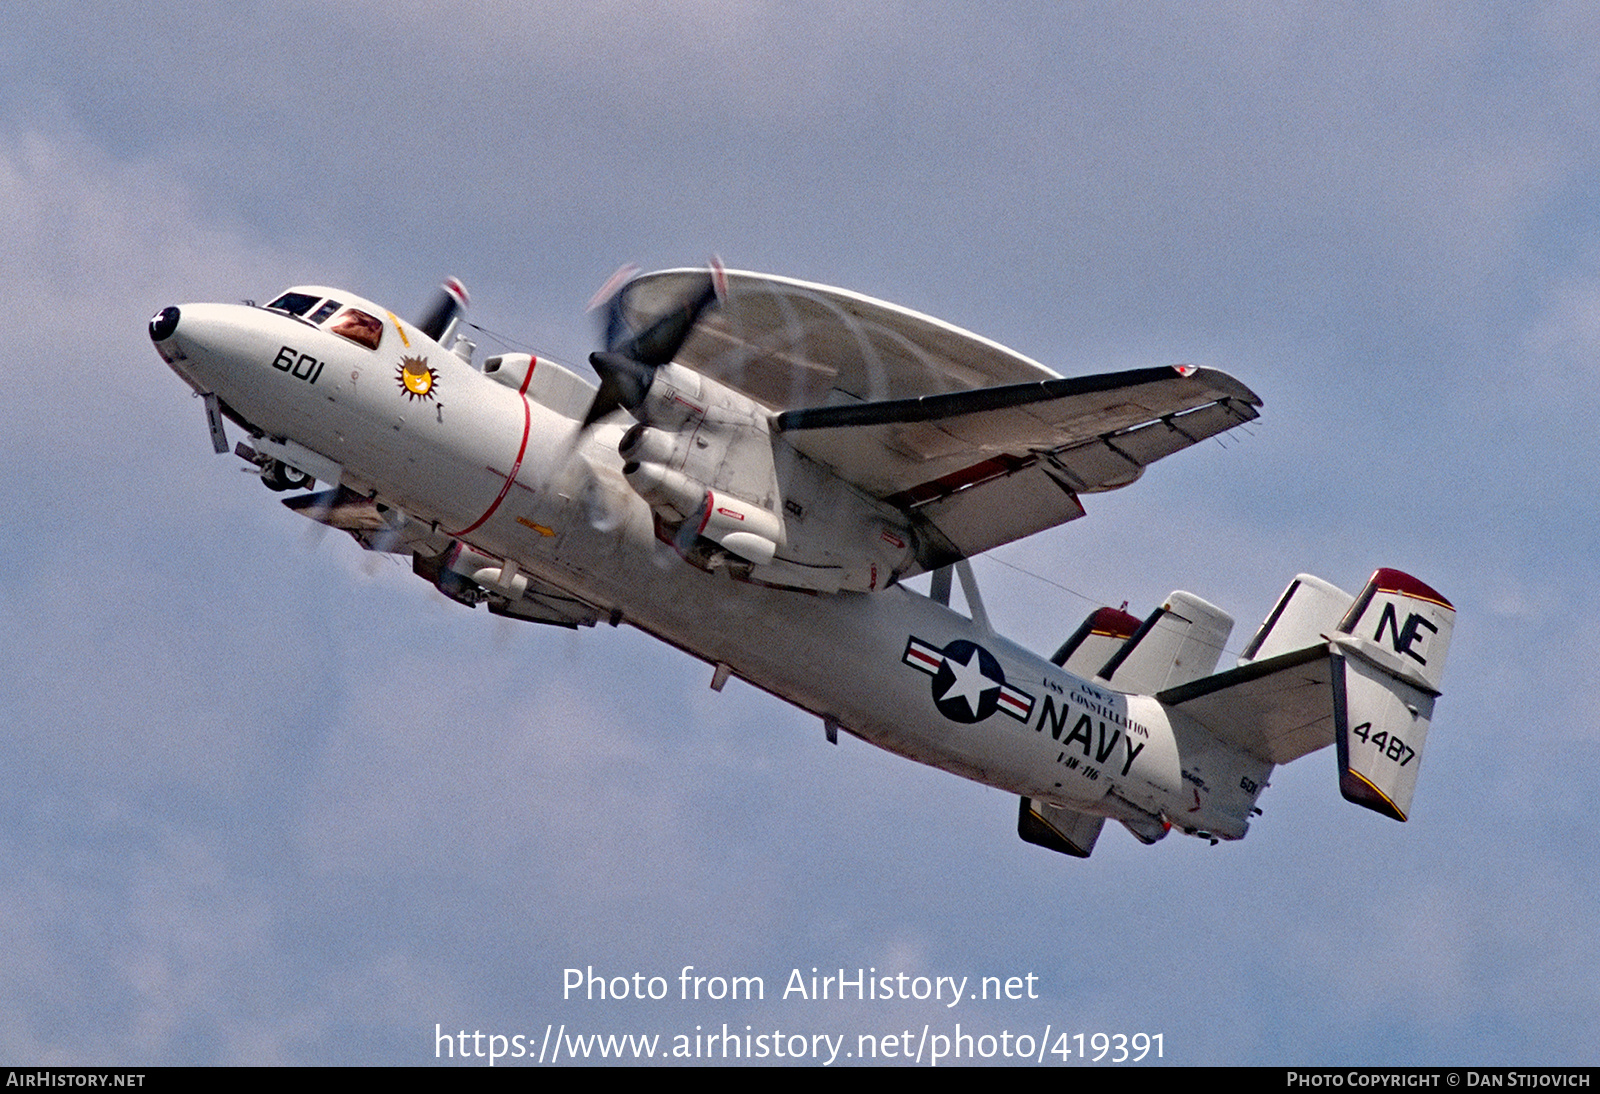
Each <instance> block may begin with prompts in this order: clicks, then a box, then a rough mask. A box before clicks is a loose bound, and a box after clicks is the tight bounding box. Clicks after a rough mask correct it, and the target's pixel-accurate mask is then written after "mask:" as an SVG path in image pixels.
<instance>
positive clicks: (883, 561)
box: [617, 364, 915, 593]
mask: <svg viewBox="0 0 1600 1094" xmlns="http://www.w3.org/2000/svg"><path fill="white" fill-rule="evenodd" d="M642 411H643V413H642V415H641V420H640V422H639V424H637V425H635V426H633V427H632V428H631V429H629V430H628V432H627V433H626V434H624V435H623V438H622V442H621V443H620V444H619V445H618V446H617V451H618V452H619V453H620V454H621V456H622V458H623V460H624V461H625V462H624V464H623V468H622V473H623V476H624V477H625V478H626V479H627V481H628V485H629V486H631V487H632V488H633V489H634V491H635V492H636V493H638V495H639V496H640V497H642V498H643V499H644V500H645V501H646V502H648V503H649V505H650V509H651V511H652V512H653V513H654V514H655V516H656V519H657V520H658V521H659V522H660V525H661V528H660V535H661V537H662V538H663V539H664V540H667V541H669V542H671V543H672V544H673V546H674V547H675V548H676V549H677V550H678V552H679V554H681V555H683V557H684V558H685V560H687V561H688V562H690V563H691V564H693V565H696V566H700V567H702V568H705V569H718V568H726V569H727V571H728V572H729V573H731V574H732V575H733V576H734V577H735V578H738V579H741V580H748V581H759V582H763V583H766V584H770V585H778V586H784V587H788V588H795V589H806V590H809V591H812V592H821V593H836V592H841V591H851V592H876V591H878V590H880V589H884V588H887V587H888V586H889V585H891V584H893V583H894V581H895V579H896V578H897V577H898V576H899V575H900V574H901V573H903V572H905V571H906V570H907V569H909V568H910V567H911V566H913V565H914V560H915V551H914V549H913V545H912V543H911V534H910V531H909V529H907V528H906V527H904V525H903V524H901V523H900V522H898V521H896V520H895V519H894V518H895V516H896V514H895V513H894V512H893V511H892V510H890V509H888V508H887V507H885V506H880V505H876V504H874V503H873V502H872V500H871V499H868V498H865V497H863V496H862V495H860V494H858V493H856V492H855V491H853V490H851V489H850V488H849V487H848V486H846V485H845V484H844V483H842V482H840V481H839V480H838V479H837V478H835V477H834V476H833V475H832V474H831V473H830V472H829V471H828V469H827V468H825V467H823V466H822V465H820V464H817V463H815V462H813V461H811V460H808V459H806V458H805V457H804V456H802V455H800V454H799V453H798V452H796V451H795V450H794V449H792V448H790V447H789V445H788V444H787V443H786V442H785V441H784V440H782V438H780V437H777V436H775V435H774V434H773V432H772V427H771V411H770V410H769V409H768V408H766V407H764V406H762V405H761V404H759V403H757V402H755V401H754V400H753V399H751V398H749V397H748V396H746V395H744V394H742V393H740V392H738V391H735V390H734V389H732V388H730V387H728V386H726V385H725V384H722V383H719V382H718V381H716V380H714V379H712V378H711V377H709V376H703V375H701V374H699V373H696V372H693V371H691V370H689V369H685V368H683V367H682V366H679V365H675V364H671V365H663V366H661V368H659V369H658V370H657V371H656V374H655V379H654V382H653V383H652V385H651V388H650V392H649V395H648V397H647V398H646V400H645V402H644V404H643V407H642Z"/></svg>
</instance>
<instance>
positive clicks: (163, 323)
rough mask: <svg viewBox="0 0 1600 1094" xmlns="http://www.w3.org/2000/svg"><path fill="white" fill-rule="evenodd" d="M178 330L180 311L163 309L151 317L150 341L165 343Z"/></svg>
mask: <svg viewBox="0 0 1600 1094" xmlns="http://www.w3.org/2000/svg"><path fill="white" fill-rule="evenodd" d="M177 329H178V309H177V308H162V309H161V310H160V311H158V312H156V313H155V314H154V315H152V316H151V317H150V341H152V342H165V341H166V340H167V339H168V338H171V337H172V332H173V331H175V330H177Z"/></svg>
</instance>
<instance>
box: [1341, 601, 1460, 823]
mask: <svg viewBox="0 0 1600 1094" xmlns="http://www.w3.org/2000/svg"><path fill="white" fill-rule="evenodd" d="M1455 616H1456V612H1455V608H1454V607H1453V606H1451V604H1450V602H1449V601H1448V600H1446V599H1445V598H1444V597H1442V596H1440V595H1439V594H1438V593H1437V592H1435V591H1434V590H1433V589H1431V588H1429V587H1428V586H1427V585H1424V584H1423V583H1422V582H1420V581H1418V580H1417V579H1416V578H1414V577H1412V576H1410V575H1409V574H1404V573H1401V572H1400V571H1399V570H1379V571H1377V572H1376V573H1375V574H1373V575H1372V578H1371V580H1369V581H1368V582H1367V585H1366V588H1364V589H1363V590H1362V591H1361V595H1360V596H1358V597H1356V599H1355V602H1354V603H1353V604H1351V606H1350V609H1349V611H1348V612H1346V613H1345V617H1344V619H1343V621H1341V623H1340V625H1339V628H1338V630H1339V633H1337V634H1334V635H1332V636H1331V637H1332V640H1333V641H1332V647H1331V649H1330V655H1331V658H1332V676H1333V703H1334V731H1335V732H1334V743H1335V744H1336V745H1337V746H1338V754H1339V791H1340V793H1342V794H1343V795H1344V796H1345V799H1346V800H1347V801H1351V802H1354V803H1355V804H1357V805H1360V806H1364V807H1366V808H1368V809H1371V810H1373V811H1374V812H1377V813H1382V814H1383V815H1384V816H1386V817H1393V818H1394V819H1395V820H1400V821H1403V820H1405V819H1406V816H1407V814H1408V813H1409V812H1410V810H1411V796H1412V793H1413V791H1414V790H1415V789H1416V785H1417V773H1418V771H1419V770H1420V769H1421V767H1422V749H1423V745H1424V744H1425V743H1426V742H1427V737H1428V727H1429V725H1430V724H1431V722H1432V720H1433V702H1434V699H1435V698H1437V697H1438V695H1439V682H1440V679H1441V677H1442V676H1443V674H1444V662H1445V655H1446V654H1447V653H1448V652H1449V649H1450V634H1451V631H1452V630H1453V629H1454V626H1455Z"/></svg>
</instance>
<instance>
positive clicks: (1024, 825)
mask: <svg viewBox="0 0 1600 1094" xmlns="http://www.w3.org/2000/svg"><path fill="white" fill-rule="evenodd" d="M1105 823H1106V819H1105V818H1104V817H1096V816H1092V815H1090V814H1088V813H1080V812H1078V811H1077V810H1076V809H1063V808H1061V807H1060V806H1057V805H1051V804H1050V803H1048V802H1042V801H1039V800H1037V799H1035V798H1023V799H1022V804H1021V808H1020V809H1019V810H1018V812H1017V835H1019V836H1021V837H1022V838H1023V839H1024V840H1026V841H1027V842H1029V843H1032V844H1037V845H1038V846H1040V847H1045V848H1048V849H1050V850H1052V851H1059V852H1060V853H1061V854H1063V855H1071V856H1072V857H1073V858H1088V857H1089V854H1090V852H1092V851H1093V850H1094V841H1095V840H1097V839H1099V838H1100V829H1101V828H1102V827H1103V826H1104V825H1105Z"/></svg>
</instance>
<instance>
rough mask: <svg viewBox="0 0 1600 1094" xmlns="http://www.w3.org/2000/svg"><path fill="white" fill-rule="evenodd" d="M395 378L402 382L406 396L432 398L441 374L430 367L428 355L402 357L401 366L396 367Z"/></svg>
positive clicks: (401, 387) (401, 385)
mask: <svg viewBox="0 0 1600 1094" xmlns="http://www.w3.org/2000/svg"><path fill="white" fill-rule="evenodd" d="M395 379H397V380H398V381H399V382H400V390H401V391H403V392H405V393H406V398H408V399H431V398H433V387H434V384H436V383H438V381H439V374H438V373H437V372H435V371H433V369H431V368H429V367H428V359H427V358H426V357H402V358H400V367H399V368H397V369H395Z"/></svg>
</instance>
